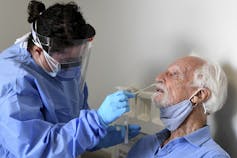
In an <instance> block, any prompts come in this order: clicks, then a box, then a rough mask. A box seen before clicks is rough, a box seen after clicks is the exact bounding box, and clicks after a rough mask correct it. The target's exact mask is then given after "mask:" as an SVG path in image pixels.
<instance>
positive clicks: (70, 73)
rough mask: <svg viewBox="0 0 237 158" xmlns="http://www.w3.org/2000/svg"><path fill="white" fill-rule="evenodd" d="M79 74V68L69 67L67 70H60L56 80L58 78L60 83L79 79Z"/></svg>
mask: <svg viewBox="0 0 237 158" xmlns="http://www.w3.org/2000/svg"><path fill="white" fill-rule="evenodd" d="M80 74H81V71H80V67H79V66H77V67H70V68H67V69H61V70H60V71H59V72H58V74H57V78H59V79H60V80H62V81H68V80H72V79H75V78H79V77H80Z"/></svg>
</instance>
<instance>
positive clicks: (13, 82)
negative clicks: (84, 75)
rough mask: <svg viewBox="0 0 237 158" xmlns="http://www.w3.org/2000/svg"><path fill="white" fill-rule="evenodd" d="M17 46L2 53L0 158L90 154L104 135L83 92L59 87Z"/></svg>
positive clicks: (67, 85) (61, 83)
mask: <svg viewBox="0 0 237 158" xmlns="http://www.w3.org/2000/svg"><path fill="white" fill-rule="evenodd" d="M24 45H25V43H18V44H15V45H13V46H11V47H9V48H8V49H6V50H4V51H3V52H1V53H0V112H1V114H0V157H9V158H15V157H19V158H26V157H27V158H28V157H32V158H36V157H42V158H46V157H47V158H53V157H57V158H70V157H77V156H78V155H80V154H82V153H83V152H84V151H85V150H87V149H91V148H93V147H94V146H95V145H96V144H97V143H98V142H99V140H100V138H102V137H104V136H105V135H106V128H105V127H104V126H103V125H102V124H101V123H100V121H99V118H98V115H97V113H96V111H95V110H89V108H88V104H87V96H88V93H87V87H86V86H85V88H84V93H83V94H80V92H79V86H78V82H77V81H76V80H72V81H69V82H68V81H60V80H58V79H57V77H55V78H53V77H51V76H49V75H48V74H47V73H46V72H45V71H44V70H43V69H42V68H41V67H40V66H39V65H37V64H36V63H35V62H34V60H33V58H32V57H31V55H30V53H29V52H28V51H27V50H26V48H25V46H24Z"/></svg>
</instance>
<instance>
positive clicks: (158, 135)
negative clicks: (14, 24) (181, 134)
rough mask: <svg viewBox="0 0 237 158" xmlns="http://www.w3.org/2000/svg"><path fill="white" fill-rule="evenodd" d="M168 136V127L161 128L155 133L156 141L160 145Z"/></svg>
mask: <svg viewBox="0 0 237 158" xmlns="http://www.w3.org/2000/svg"><path fill="white" fill-rule="evenodd" d="M169 136H170V131H169V130H168V129H166V128H165V129H163V130H162V131H160V132H158V133H156V138H157V141H158V143H159V144H160V145H161V144H162V143H163V142H164V141H165V140H166V139H167V138H169Z"/></svg>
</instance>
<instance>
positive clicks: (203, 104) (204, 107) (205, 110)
mask: <svg viewBox="0 0 237 158" xmlns="http://www.w3.org/2000/svg"><path fill="white" fill-rule="evenodd" d="M202 89H203V87H202V88H198V89H197V90H196V91H195V92H194V93H193V94H192V95H191V97H190V98H189V100H190V101H191V99H192V98H193V97H194V96H195V95H196V94H197V93H198V92H199V91H200V90H202ZM196 106H197V105H194V106H193V108H195V107H196ZM202 106H203V109H204V114H208V112H207V108H206V105H205V103H202Z"/></svg>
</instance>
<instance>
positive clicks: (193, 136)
mask: <svg viewBox="0 0 237 158" xmlns="http://www.w3.org/2000/svg"><path fill="white" fill-rule="evenodd" d="M210 138H211V132H210V129H209V126H205V127H203V128H200V129H198V130H196V131H195V132H192V133H190V134H188V135H186V136H184V139H186V140H187V141H188V142H189V143H191V144H193V145H195V146H201V145H202V144H203V143H205V142H206V141H208V140H209V139H210Z"/></svg>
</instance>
